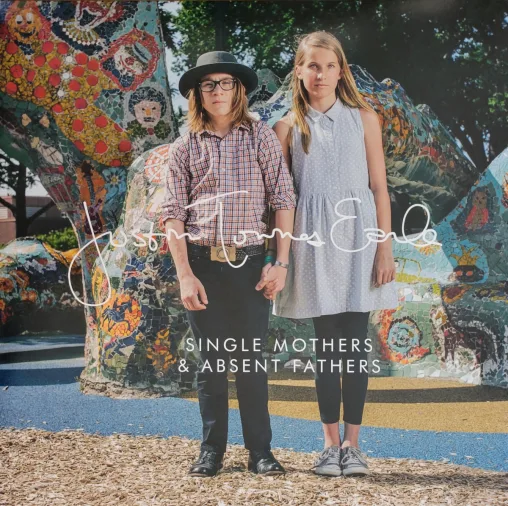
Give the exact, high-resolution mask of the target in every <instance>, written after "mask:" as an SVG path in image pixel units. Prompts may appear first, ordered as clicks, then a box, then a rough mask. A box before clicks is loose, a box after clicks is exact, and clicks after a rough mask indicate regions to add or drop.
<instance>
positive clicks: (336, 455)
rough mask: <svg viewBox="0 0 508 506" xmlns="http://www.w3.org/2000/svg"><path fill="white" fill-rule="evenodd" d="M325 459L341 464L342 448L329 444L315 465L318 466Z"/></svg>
mask: <svg viewBox="0 0 508 506" xmlns="http://www.w3.org/2000/svg"><path fill="white" fill-rule="evenodd" d="M325 460H328V461H329V462H330V463H331V464H336V465H340V450H339V449H338V448H337V447H334V446H329V447H328V448H327V449H326V450H325V451H324V453H322V454H321V455H320V456H319V458H318V460H317V462H316V463H315V464H314V466H313V467H318V466H319V465H321V464H322V463H323V462H324V461H325Z"/></svg>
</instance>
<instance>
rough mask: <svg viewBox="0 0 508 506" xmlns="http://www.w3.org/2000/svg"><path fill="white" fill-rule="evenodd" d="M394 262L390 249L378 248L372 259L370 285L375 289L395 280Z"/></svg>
mask: <svg viewBox="0 0 508 506" xmlns="http://www.w3.org/2000/svg"><path fill="white" fill-rule="evenodd" d="M395 272H396V269H395V261H394V259H393V253H392V250H391V248H389V249H387V248H379V247H378V249H377V251H376V257H375V259H374V269H373V270H372V283H373V284H374V286H375V287H376V288H378V287H380V286H381V285H384V284H385V283H390V281H393V280H394V279H395Z"/></svg>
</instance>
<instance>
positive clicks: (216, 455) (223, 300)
mask: <svg viewBox="0 0 508 506" xmlns="http://www.w3.org/2000/svg"><path fill="white" fill-rule="evenodd" d="M256 86H257V75H256V73H255V72H254V71H253V70H251V69H250V68H249V67H246V66H245V65H242V64H239V63H237V61H236V59H235V57H234V56H233V55H231V54H229V53H226V52H223V51H214V52H210V53H206V54H204V55H201V56H200V57H199V59H198V62H197V66H196V67H194V68H192V69H190V70H189V71H188V72H186V73H185V74H184V75H183V76H182V78H181V79H180V83H179V88H180V92H181V93H182V95H184V96H185V97H187V98H188V99H189V113H188V127H189V129H188V132H187V133H186V134H185V135H183V136H181V137H179V138H178V139H177V140H176V141H175V142H174V144H173V146H172V148H171V152H170V155H169V163H168V172H167V181H166V183H167V184H166V189H167V198H166V201H165V202H164V204H163V219H164V220H167V221H165V227H166V233H167V235H168V240H169V248H170V251H171V255H172V257H173V261H174V263H175V267H176V272H177V276H178V279H179V282H180V292H181V298H182V302H183V305H184V306H185V308H186V310H187V315H188V319H189V322H190V325H191V328H192V331H193V333H194V337H195V339H196V344H197V345H198V348H199V349H200V353H201V358H202V364H201V365H200V369H199V371H198V398H199V407H200V411H201V418H202V421H203V442H202V444H201V453H200V456H199V459H198V460H197V462H195V463H194V464H193V465H192V467H191V469H190V474H191V475H192V476H214V475H215V474H217V472H218V471H219V470H220V469H221V468H222V465H223V464H222V460H223V456H224V452H225V451H226V443H227V432H228V379H227V369H228V358H229V352H230V358H232V359H234V360H232V361H231V363H233V362H235V364H236V368H237V369H236V370H234V369H233V367H232V371H233V372H235V376H236V388H237V394H238V402H239V407H240V417H241V421H242V429H243V436H244V441H245V447H246V448H247V449H248V450H249V462H248V469H249V470H250V471H253V472H255V473H260V474H268V475H275V474H282V473H284V472H285V471H284V469H283V467H282V466H281V465H280V463H279V462H278V461H277V460H276V458H275V457H274V456H273V454H272V452H271V450H270V449H271V446H270V443H271V438H272V432H271V427H270V417H269V414H268V381H267V374H266V368H265V365H266V364H265V363H264V360H263V358H262V354H261V339H262V338H263V336H264V334H265V333H266V331H267V329H268V318H269V304H270V302H269V300H268V299H267V298H265V297H264V295H263V291H262V289H263V288H264V287H265V286H266V284H267V283H270V284H271V286H276V287H277V289H278V290H280V289H282V287H283V286H284V282H285V279H286V273H287V267H288V259H289V247H290V241H291V238H290V237H289V236H288V237H285V238H282V237H281V235H280V234H277V260H276V261H275V262H273V260H274V258H273V256H271V255H267V257H266V262H265V240H264V238H263V237H262V234H266V233H268V223H267V222H268V215H269V205H270V206H271V207H272V209H274V210H275V227H277V228H279V229H280V230H281V231H282V232H290V233H291V232H292V230H293V220H294V208H295V205H296V197H295V193H294V190H293V184H292V179H291V176H290V174H289V171H288V168H287V166H286V163H285V161H284V157H283V154H282V149H281V146H280V143H279V141H278V139H277V136H276V135H275V133H274V131H273V130H272V129H271V128H270V127H269V126H268V125H267V124H266V123H264V122H262V121H254V120H253V119H252V118H251V117H250V115H249V113H248V103H247V97H246V95H247V94H248V93H250V92H251V91H253V90H254V89H255V88H256ZM175 234H177V235H175ZM264 264H266V265H264ZM272 264H273V265H272ZM226 343H227V345H226ZM224 363H225V368H224V367H222V366H223V365H224Z"/></svg>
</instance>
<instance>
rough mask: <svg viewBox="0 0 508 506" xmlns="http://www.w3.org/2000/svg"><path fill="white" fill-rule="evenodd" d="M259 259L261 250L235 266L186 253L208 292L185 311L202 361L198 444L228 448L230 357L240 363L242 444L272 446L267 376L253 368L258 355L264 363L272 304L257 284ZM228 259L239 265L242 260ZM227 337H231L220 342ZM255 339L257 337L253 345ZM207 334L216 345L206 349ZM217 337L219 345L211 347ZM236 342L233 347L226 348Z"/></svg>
mask: <svg viewBox="0 0 508 506" xmlns="http://www.w3.org/2000/svg"><path fill="white" fill-rule="evenodd" d="M263 260H264V255H255V256H250V257H249V258H248V259H247V262H246V263H245V265H243V266H242V267H240V268H237V269H235V268H233V267H231V266H230V265H228V264H227V263H223V262H216V261H211V260H209V259H207V258H196V257H189V262H190V265H191V268H192V270H193V272H194V275H195V276H196V277H197V278H198V279H199V280H200V281H201V283H203V286H204V288H205V291H206V295H207V297H208V305H207V308H206V309H203V310H201V311H187V315H188V318H189V323H190V325H191V328H192V331H193V333H194V337H195V340H196V344H197V345H198V346H200V347H201V358H202V363H201V364H200V365H199V370H198V378H197V379H198V398H199V408H200V411H201V418H202V421H203V442H202V444H201V448H202V449H206V448H208V447H212V448H214V449H215V450H216V451H218V452H220V453H224V452H225V451H226V444H227V434H228V379H227V370H228V358H231V359H235V360H236V365H237V367H238V372H236V373H235V377H236V381H235V383H236V389H237V395H238V403H239V407H240V418H241V421H242V429H243V437H244V441H245V447H246V448H247V449H248V450H270V442H271V440H272V430H271V427H270V416H269V414H268V376H267V373H266V372H265V371H264V370H263V369H262V368H260V367H258V369H257V371H256V368H255V366H256V360H257V361H259V363H260V364H262V365H263V367H264V365H265V361H264V359H263V357H262V354H261V348H262V342H263V340H264V337H265V334H266V332H267V330H268V319H269V310H270V301H269V300H268V299H266V298H265V297H264V296H263V291H262V290H261V291H256V289H255V286H256V284H257V283H258V282H259V279H260V277H261V269H262V268H263ZM232 263H233V265H238V264H240V263H241V262H240V261H235V262H232ZM225 339H229V341H228V342H227V343H226V345H225V346H223V345H222V343H224V341H225ZM254 339H257V341H258V343H257V347H255V343H254ZM207 340H209V341H210V342H211V343H213V345H214V346H213V347H210V349H209V350H207ZM217 343H219V346H218V348H219V349H218V350H216V349H215V345H216V344H217ZM235 344H236V350H235V351H231V352H228V349H229V350H232V348H233V347H234V345H235ZM255 348H256V349H255ZM244 350H246V351H244ZM256 350H257V351H256ZM219 359H223V360H224V361H225V363H226V370H225V371H222V372H221V371H219V368H218V367H217V363H218V362H217V361H218V360H219ZM244 361H245V363H244ZM207 362H208V363H207ZM245 364H246V367H244V365H245ZM205 365H209V366H210V367H204V366H205ZM210 368H211V369H213V370H210Z"/></svg>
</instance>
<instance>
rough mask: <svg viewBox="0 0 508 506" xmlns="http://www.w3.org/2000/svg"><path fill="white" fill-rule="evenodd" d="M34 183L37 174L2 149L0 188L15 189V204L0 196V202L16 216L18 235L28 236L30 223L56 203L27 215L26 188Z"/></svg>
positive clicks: (0, 153)
mask: <svg viewBox="0 0 508 506" xmlns="http://www.w3.org/2000/svg"><path fill="white" fill-rule="evenodd" d="M34 183H35V176H34V175H33V174H32V173H31V172H30V171H29V170H28V169H27V167H26V166H25V165H23V164H22V163H20V162H18V161H17V160H14V159H13V158H9V156H7V154H6V153H5V152H4V151H2V150H1V149H0V188H9V189H11V190H13V191H14V197H15V202H14V204H11V203H10V202H8V201H7V200H5V199H3V198H2V197H0V204H2V205H3V206H5V207H6V208H7V209H10V211H11V212H12V214H13V215H14V217H15V218H16V237H25V236H27V235H28V228H29V227H30V225H31V224H32V223H33V222H34V221H35V220H36V219H37V218H38V217H39V216H41V215H42V214H44V213H45V212H46V211H47V210H48V209H51V208H52V207H53V206H54V205H55V203H54V202H53V201H51V202H49V203H48V204H46V205H45V206H43V207H42V208H41V209H39V210H38V211H37V212H35V213H34V214H33V215H32V216H30V217H28V216H27V214H26V189H27V188H29V187H30V186H32V185H33V184H34Z"/></svg>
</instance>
